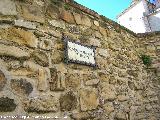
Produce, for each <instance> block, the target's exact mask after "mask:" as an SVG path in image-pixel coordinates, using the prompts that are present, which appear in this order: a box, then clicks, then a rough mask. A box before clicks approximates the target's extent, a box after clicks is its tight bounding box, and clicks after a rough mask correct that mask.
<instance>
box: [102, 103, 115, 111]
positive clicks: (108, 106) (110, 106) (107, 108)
mask: <svg viewBox="0 0 160 120" xmlns="http://www.w3.org/2000/svg"><path fill="white" fill-rule="evenodd" d="M104 109H105V112H106V113H107V114H110V113H111V112H113V111H114V106H113V103H112V102H108V103H106V104H105V105H104Z"/></svg>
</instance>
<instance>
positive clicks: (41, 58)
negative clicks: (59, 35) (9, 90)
mask: <svg viewBox="0 0 160 120" xmlns="http://www.w3.org/2000/svg"><path fill="white" fill-rule="evenodd" d="M32 56H33V58H34V60H35V62H36V63H38V64H39V65H41V66H43V67H47V66H48V65H49V60H48V56H47V54H46V53H45V52H43V51H38V50H36V51H34V52H33V53H32Z"/></svg>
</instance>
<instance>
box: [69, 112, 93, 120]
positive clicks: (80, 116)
mask: <svg viewBox="0 0 160 120" xmlns="http://www.w3.org/2000/svg"><path fill="white" fill-rule="evenodd" d="M71 118H73V119H75V120H87V119H89V118H90V115H89V113H87V112H80V113H73V114H72V115H71Z"/></svg>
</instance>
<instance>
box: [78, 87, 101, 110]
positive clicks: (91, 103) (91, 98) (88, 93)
mask: <svg viewBox="0 0 160 120" xmlns="http://www.w3.org/2000/svg"><path fill="white" fill-rule="evenodd" d="M79 94H80V107H81V110H82V111H88V110H93V109H96V108H97V106H98V105H99V99H98V91H97V90H96V89H80V91H79Z"/></svg>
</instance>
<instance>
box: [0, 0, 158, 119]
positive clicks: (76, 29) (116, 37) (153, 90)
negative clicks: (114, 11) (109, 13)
mask: <svg viewBox="0 0 160 120" xmlns="http://www.w3.org/2000/svg"><path fill="white" fill-rule="evenodd" d="M63 36H68V37H69V38H70V39H71V40H72V41H75V42H80V43H81V44H83V45H89V46H96V62H97V68H93V67H89V66H85V65H80V64H73V63H69V64H65V62H64V57H65V55H64V41H63V40H62V37H63ZM153 37H154V36H153ZM149 39H150V40H152V37H151V38H149ZM157 39H159V37H158V36H157ZM147 40H148V38H146V37H143V38H141V37H137V36H135V34H131V32H130V31H126V29H122V27H121V26H119V25H118V24H116V23H114V22H111V21H110V20H107V19H105V18H104V17H102V16H100V15H98V14H97V13H96V12H94V11H92V10H89V9H87V8H85V7H83V6H81V5H79V4H77V3H75V2H74V1H71V0H64V1H63V0H46V1H44V0H5V1H4V0H0V117H1V119H6V118H5V117H6V116H8V118H7V119H11V118H9V117H17V118H16V119H18V120H19V119H20V118H21V117H22V116H27V117H28V118H27V119H29V120H32V119H34V118H35V117H38V116H41V117H45V116H47V117H48V118H43V119H49V117H50V119H51V120H53V119H54V118H59V119H61V120H64V119H65V120H144V119H147V120H158V119H160V115H159V110H160V106H159V103H158V102H159V100H158V91H157V89H158V87H159V86H155V84H154V82H153V80H154V79H156V80H158V77H157V73H156V74H155V72H153V71H152V70H151V71H148V69H146V67H145V65H144V64H143V62H142V60H141V59H140V57H139V55H140V54H141V53H142V52H146V51H145V47H144V44H143V43H142V42H147ZM148 41H149V40H148ZM148 45H151V44H148ZM157 49H159V48H158V45H157ZM154 50H155V49H154ZM155 57H156V58H157V59H158V57H157V55H156V54H155ZM153 77H154V79H153ZM158 90H159V89H158ZM18 117H19V118H18ZM37 119H38V120H39V119H40V118H37Z"/></svg>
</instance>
